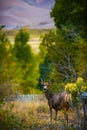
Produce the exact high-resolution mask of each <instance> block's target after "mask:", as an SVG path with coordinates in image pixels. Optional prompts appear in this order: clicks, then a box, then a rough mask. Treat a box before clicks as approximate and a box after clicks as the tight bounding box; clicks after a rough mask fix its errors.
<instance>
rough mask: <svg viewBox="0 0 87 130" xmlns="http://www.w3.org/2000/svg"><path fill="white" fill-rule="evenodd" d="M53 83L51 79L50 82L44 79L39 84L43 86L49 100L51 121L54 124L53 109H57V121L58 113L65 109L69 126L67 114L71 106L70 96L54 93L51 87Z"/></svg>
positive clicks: (64, 93)
mask: <svg viewBox="0 0 87 130" xmlns="http://www.w3.org/2000/svg"><path fill="white" fill-rule="evenodd" d="M53 82H54V80H53V79H51V80H50V81H49V82H44V81H43V80H42V79H39V83H40V84H41V85H42V87H43V90H44V92H45V96H46V98H47V100H48V105H49V109H50V121H51V122H52V109H55V120H56V119H57V112H58V111H59V110H62V109H64V110H65V118H66V121H67V125H68V115H67V114H66V112H67V111H68V109H69V107H70V104H71V98H70V95H69V94H67V92H61V93H52V92H51V90H50V89H49V87H50V85H51V84H52V83H53Z"/></svg>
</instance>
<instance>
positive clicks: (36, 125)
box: [5, 100, 76, 130]
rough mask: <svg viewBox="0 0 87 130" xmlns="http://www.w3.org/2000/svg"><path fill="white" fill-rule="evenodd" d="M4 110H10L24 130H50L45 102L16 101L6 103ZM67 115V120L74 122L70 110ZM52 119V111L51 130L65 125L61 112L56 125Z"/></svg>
mask: <svg viewBox="0 0 87 130" xmlns="http://www.w3.org/2000/svg"><path fill="white" fill-rule="evenodd" d="M5 109H11V113H12V114H14V115H16V116H17V117H18V118H19V120H20V122H21V123H23V124H24V125H23V126H25V129H26V130H50V113H49V107H48V103H47V100H44V101H33V102H30V101H23V102H20V101H18V100H16V101H13V102H10V103H6V105H5ZM69 113H70V114H69V119H70V120H75V118H76V117H75V114H74V113H73V111H72V110H70V111H69ZM54 117H55V113H54V111H53V124H52V126H51V127H52V128H53V129H54V128H55V127H57V130H61V129H60V128H59V126H61V127H64V125H65V119H64V115H63V111H60V112H59V113H58V119H57V122H56V125H55V120H54ZM40 128H42V129H40ZM53 129H52V130H53ZM67 130H68V129H67ZM73 130H75V129H73Z"/></svg>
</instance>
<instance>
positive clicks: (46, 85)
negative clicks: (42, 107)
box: [39, 79, 54, 92]
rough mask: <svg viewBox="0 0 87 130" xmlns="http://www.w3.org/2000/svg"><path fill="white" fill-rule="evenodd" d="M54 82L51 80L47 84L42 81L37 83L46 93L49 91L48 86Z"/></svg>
mask: <svg viewBox="0 0 87 130" xmlns="http://www.w3.org/2000/svg"><path fill="white" fill-rule="evenodd" d="M53 82H54V80H53V79H51V80H49V81H48V82H44V81H43V80H42V79H39V83H40V84H41V85H42V87H43V90H44V91H45V92H46V91H47V90H49V87H50V85H51V84H52V83H53Z"/></svg>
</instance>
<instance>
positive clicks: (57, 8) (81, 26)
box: [51, 0, 87, 36]
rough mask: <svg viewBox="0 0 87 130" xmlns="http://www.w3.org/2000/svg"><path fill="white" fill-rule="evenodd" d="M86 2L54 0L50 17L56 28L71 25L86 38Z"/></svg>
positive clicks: (80, 0)
mask: <svg viewBox="0 0 87 130" xmlns="http://www.w3.org/2000/svg"><path fill="white" fill-rule="evenodd" d="M86 5H87V1H86V0H84V1H82V0H79V1H78V0H56V2H55V5H54V7H53V9H52V11H51V17H53V18H54V22H55V25H56V27H57V28H62V27H63V26H65V27H67V26H69V25H72V26H73V27H75V28H76V29H77V30H79V32H82V35H85V36H87V6H86Z"/></svg>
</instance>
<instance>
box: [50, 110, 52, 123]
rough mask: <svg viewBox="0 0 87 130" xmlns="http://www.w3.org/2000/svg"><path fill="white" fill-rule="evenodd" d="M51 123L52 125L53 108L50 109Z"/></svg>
mask: <svg viewBox="0 0 87 130" xmlns="http://www.w3.org/2000/svg"><path fill="white" fill-rule="evenodd" d="M50 122H51V123H52V108H51V107H50Z"/></svg>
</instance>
